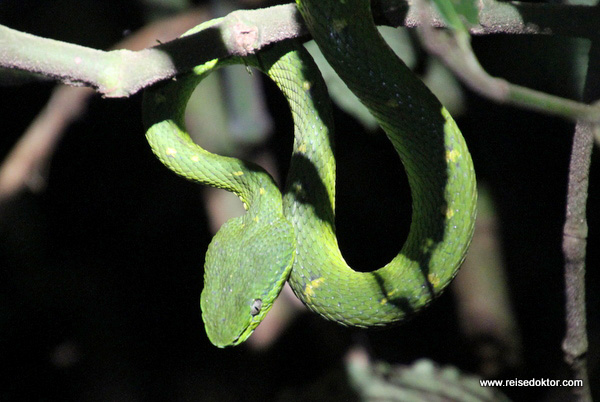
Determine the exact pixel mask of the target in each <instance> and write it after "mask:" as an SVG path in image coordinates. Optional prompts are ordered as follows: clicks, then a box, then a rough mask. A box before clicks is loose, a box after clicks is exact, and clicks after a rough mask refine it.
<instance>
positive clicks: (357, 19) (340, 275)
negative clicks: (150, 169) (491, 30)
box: [143, 0, 477, 347]
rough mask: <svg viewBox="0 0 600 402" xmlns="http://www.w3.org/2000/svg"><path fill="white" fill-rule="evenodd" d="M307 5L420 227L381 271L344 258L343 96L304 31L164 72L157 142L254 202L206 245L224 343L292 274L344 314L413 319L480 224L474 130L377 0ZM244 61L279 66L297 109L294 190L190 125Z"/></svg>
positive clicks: (171, 163)
mask: <svg viewBox="0 0 600 402" xmlns="http://www.w3.org/2000/svg"><path fill="white" fill-rule="evenodd" d="M297 6H298V10H299V11H300V13H301V15H302V17H303V18H304V21H305V23H306V25H307V27H308V29H309V31H310V33H311V35H312V37H313V38H314V40H315V41H316V43H317V45H318V46H319V47H320V49H321V51H322V52H323V54H324V55H325V57H326V59H327V61H328V62H329V63H330V64H331V65H332V67H333V68H334V69H335V71H336V72H337V73H338V74H339V76H340V77H341V78H342V79H343V81H344V82H345V83H346V85H347V86H348V87H349V88H350V89H351V90H352V92H353V93H354V94H355V95H356V96H357V97H358V98H359V99H360V101H361V102H362V103H363V104H364V105H365V106H366V107H367V108H368V110H369V111H370V112H371V114H373V116H374V117H375V118H376V120H377V122H378V123H379V125H380V126H381V128H382V129H383V130H384V131H385V133H386V134H387V136H388V138H389V140H390V141H391V143H392V145H393V146H394V148H395V149H396V151H397V153H398V155H399V157H400V159H401V161H402V164H403V166H404V168H405V169H406V174H407V177H408V181H409V184H410V189H411V195H412V200H413V202H412V205H413V210H412V222H411V226H410V232H409V235H408V238H407V240H406V242H405V243H404V245H403V247H402V249H401V250H400V252H399V253H398V255H397V256H396V257H394V259H392V261H390V262H389V263H388V264H387V265H385V266H384V267H382V268H379V269H377V270H375V271H373V272H356V271H354V270H352V269H351V268H350V267H349V266H348V265H347V264H346V262H345V261H344V259H343V257H342V254H341V252H340V250H339V247H338V243H337V239H336V234H335V224H334V221H335V218H334V211H335V169H336V166H335V158H334V153H333V122H332V115H331V110H330V108H331V107H330V102H329V98H328V95H327V89H326V87H325V84H324V82H323V79H322V78H321V75H320V72H319V71H318V69H317V67H316V65H315V64H314V62H313V60H312V59H311V57H310V55H309V54H308V53H307V51H306V50H305V49H304V48H303V47H302V45H301V44H299V43H295V42H293V41H292V42H281V43H279V44H276V45H274V46H271V47H269V48H267V49H264V50H261V51H259V52H257V53H256V54H253V55H249V56H245V57H243V58H241V57H232V58H226V59H215V60H212V61H210V62H207V63H205V64H202V65H199V66H197V67H195V68H194V69H193V71H192V72H190V73H187V74H184V75H182V76H180V77H178V78H177V80H173V81H169V82H166V83H160V84H158V85H155V86H154V87H152V88H150V89H149V90H147V91H146V92H145V95H144V106H143V116H144V123H145V125H146V126H147V127H148V130H147V132H146V137H147V139H148V142H149V143H150V146H151V147H152V150H153V151H154V153H155V154H156V155H157V156H158V158H159V159H160V160H161V161H162V162H163V163H164V164H165V165H166V166H167V167H168V168H169V169H171V170H173V171H174V172H175V173H177V174H179V175H181V176H184V177H186V178H188V179H190V180H194V181H197V182H199V183H202V184H205V185H209V186H212V187H218V188H222V189H225V190H227V191H230V192H233V193H235V194H237V195H238V196H239V198H240V199H241V201H242V202H243V203H244V207H245V209H246V213H245V214H244V215H243V216H241V217H238V218H234V219H231V220H229V221H228V222H226V223H225V224H224V225H223V226H222V227H221V228H220V230H219V231H218V232H217V234H216V235H215V236H214V238H213V240H212V242H211V243H210V245H209V247H208V250H207V253H206V262H205V267H204V289H203V291H202V295H201V308H202V318H203V320H204V323H205V327H206V332H207V334H208V337H209V339H210V341H211V342H212V343H213V344H214V345H216V346H218V347H225V346H229V345H237V344H239V343H241V342H243V341H245V340H246V339H247V338H248V337H249V336H250V335H251V334H252V332H253V331H254V329H255V328H256V326H257V325H258V324H259V323H260V322H261V321H262V319H263V318H264V317H265V315H266V314H267V312H268V311H269V309H270V308H271V306H272V304H273V302H274V300H275V299H276V298H277V296H278V295H279V292H280V291H281V289H282V287H283V285H284V283H285V282H286V281H288V282H289V284H290V286H291V288H292V289H293V291H294V293H295V294H296V296H297V297H298V298H299V299H300V300H302V302H304V304H305V305H306V306H307V307H308V308H309V309H310V310H312V311H314V312H316V313H318V314H320V315H321V316H323V317H325V318H327V319H329V320H333V321H336V322H338V323H340V324H343V325H349V326H357V327H374V326H387V325H391V324H394V323H397V322H399V321H402V320H403V319H405V318H406V317H407V316H409V315H411V314H413V313H415V312H417V311H418V310H421V309H422V308H423V307H425V306H427V305H428V304H429V303H430V302H431V301H432V300H433V299H435V298H436V296H438V295H439V294H440V293H441V292H442V290H443V289H444V288H445V287H446V286H447V285H448V284H449V283H450V281H451V280H452V278H453V277H454V276H455V275H456V273H457V271H458V268H459V267H460V265H461V263H462V262H463V260H464V258H465V254H466V252H467V249H468V246H469V244H470V241H471V238H472V235H473V228H474V221H475V205H476V198H477V192H476V182H475V173H474V170H473V164H472V161H471V156H470V154H469V151H468V149H467V146H466V144H465V141H464V139H463V137H462V135H461V133H460V131H459V129H458V127H457V126H456V124H455V122H454V120H453V119H452V117H451V116H450V114H449V113H448V112H447V110H446V109H445V108H444V107H443V106H442V105H441V104H440V102H439V101H438V100H437V98H436V97H435V96H434V95H433V94H432V93H431V92H430V91H429V90H428V89H427V88H426V87H425V85H424V84H423V83H422V82H421V81H420V80H419V79H418V78H417V77H416V76H415V75H414V74H413V73H412V72H411V71H410V70H409V69H408V68H407V67H406V65H404V63H403V62H402V61H401V60H400V59H398V57H397V56H396V55H395V54H394V53H393V52H392V51H391V50H390V48H389V47H388V46H387V44H386V43H385V41H384V40H383V39H382V38H381V36H380V35H379V33H378V31H377V29H376V27H375V24H374V22H373V18H372V15H371V10H370V2H369V0H297ZM214 23H215V20H212V21H208V22H207V23H204V24H201V25H199V26H198V27H196V28H194V29H192V30H191V31H189V32H188V33H186V35H187V34H191V33H194V32H197V31H199V30H202V29H207V28H209V27H210V26H212V25H214ZM242 63H243V64H246V65H248V66H251V67H254V68H257V69H258V70H260V71H262V72H263V73H265V74H267V75H268V76H269V77H270V78H271V79H272V80H273V81H274V82H275V83H276V84H277V86H278V87H279V88H280V90H281V91H282V92H283V94H284V96H285V97H286V99H287V101H288V103H289V106H290V109H291V111H292V117H293V120H294V127H295V133H294V146H293V153H292V156H291V164H290V169H289V173H288V177H287V181H286V185H285V190H284V192H283V195H282V194H281V192H280V191H279V189H278V187H277V185H276V184H275V182H274V180H273V179H272V178H271V176H269V174H267V173H266V172H265V171H264V170H263V169H262V168H260V167H259V166H256V165H254V164H251V163H248V162H244V161H241V160H239V159H235V158H230V157H224V156H219V155H215V154H213V153H210V152H208V151H206V150H204V149H202V148H201V147H200V146H198V145H196V144H195V143H194V142H193V141H192V140H191V138H190V136H189V135H188V134H187V132H186V129H185V125H184V112H185V108H186V104H187V101H188V99H189V97H190V95H191V93H192V91H193V89H194V88H195V87H196V85H198V83H199V82H200V81H201V80H202V79H203V78H204V77H206V76H207V75H208V74H210V72H212V71H214V70H216V69H218V68H220V67H223V66H227V65H231V64H242ZM340 135H343V134H340ZM373 163H376V162H375V161H373ZM342 168H343V167H342Z"/></svg>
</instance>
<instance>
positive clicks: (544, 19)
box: [0, 0, 599, 97]
mask: <svg viewBox="0 0 600 402" xmlns="http://www.w3.org/2000/svg"><path fill="white" fill-rule="evenodd" d="M373 10H374V15H375V18H376V21H377V23H378V24H382V25H393V26H399V25H405V26H408V27H415V26H418V25H419V21H420V19H419V18H418V15H417V14H416V11H415V10H413V7H409V5H408V3H406V2H405V1H401V0H377V1H374V2H373ZM559 16H560V18H559ZM598 17H599V15H598V12H597V10H596V9H595V8H591V7H585V6H563V5H551V4H544V5H524V4H520V3H497V2H495V1H494V0H484V1H483V2H482V8H481V12H480V20H481V21H482V22H481V24H480V25H478V26H475V27H472V29H471V32H472V33H473V34H478V35H483V34H495V33H510V34H564V35H573V36H583V37H587V36H589V35H591V33H593V32H595V29H596V27H595V25H594V24H595V22H596V21H598V19H599V18H598ZM565 20H568V21H570V23H569V24H564V21H565ZM432 23H433V24H434V26H443V23H442V22H441V20H440V19H439V18H438V17H435V18H434V19H433V21H432ZM294 38H300V39H301V40H308V39H309V36H308V33H307V31H306V29H305V28H304V25H303V23H302V19H301V17H300V16H299V14H298V13H297V11H296V7H295V5H294V4H286V5H280V6H274V7H270V8H266V9H261V10H242V11H235V12H233V13H231V14H229V15H228V16H227V17H224V18H222V19H219V20H216V21H214V22H213V24H212V25H211V26H210V28H209V29H205V30H202V31H201V32H198V33H196V34H194V35H191V36H189V37H186V38H181V39H178V40H175V41H173V42H168V43H165V44H160V45H158V46H156V47H154V48H151V49H144V50H140V51H137V52H133V51H129V50H112V51H108V52H106V51H101V50H96V49H90V48H86V47H83V46H78V45H74V44H70V43H64V42H60V41H56V40H52V39H46V38H40V37H37V36H34V35H31V34H27V33H23V32H19V31H16V30H13V29H10V28H8V27H5V26H0V67H4V68H10V69H18V70H23V71H28V72H31V73H36V74H41V75H44V76H47V77H51V78H53V79H56V80H59V81H62V82H64V83H67V84H69V85H86V86H91V87H94V88H95V89H96V90H97V91H98V92H99V93H101V94H103V95H104V96H106V97H127V96H130V95H132V94H134V93H136V92H138V91H139V90H141V89H143V88H145V87H147V86H150V85H152V84H153V83H155V82H157V81H161V80H164V79H168V78H171V77H173V76H175V75H176V74H179V73H182V72H186V71H189V70H190V69H191V68H192V67H194V66H196V65H198V64H202V63H204V62H206V61H209V60H212V59H215V58H225V57H231V56H239V55H246V54H248V53H253V52H256V51H258V50H260V49H261V48H263V47H265V46H267V45H269V44H272V43H275V42H280V41H283V40H289V39H294Z"/></svg>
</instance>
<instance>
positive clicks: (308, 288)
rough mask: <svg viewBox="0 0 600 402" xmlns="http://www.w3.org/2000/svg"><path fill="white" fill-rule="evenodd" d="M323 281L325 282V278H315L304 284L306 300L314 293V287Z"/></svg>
mask: <svg viewBox="0 0 600 402" xmlns="http://www.w3.org/2000/svg"><path fill="white" fill-rule="evenodd" d="M323 282H325V278H317V279H313V280H312V281H310V282H309V283H307V284H306V287H305V288H304V294H305V295H306V300H307V301H310V298H311V297H313V296H314V295H315V289H316V288H318V287H319V286H320V285H321V284H322V283H323Z"/></svg>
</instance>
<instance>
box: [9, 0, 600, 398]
mask: <svg viewBox="0 0 600 402" xmlns="http://www.w3.org/2000/svg"><path fill="white" fill-rule="evenodd" d="M142 15H143V6H142V4H140V3H138V2H136V1H122V0H120V1H117V0H111V1H103V2H97V1H93V0H87V1H83V0H80V1H33V0H27V1H24V0H20V1H1V2H0V23H2V24H5V25H7V26H9V27H11V28H16V29H19V30H23V31H26V32H30V33H34V34H37V35H40V36H45V37H51V38H56V39H60V40H65V41H69V42H75V43H80V44H83V45H86V46H91V47H95V48H107V47H109V46H110V45H111V44H113V43H115V42H117V41H118V40H120V39H121V38H122V36H123V33H124V32H127V31H133V30H135V29H137V28H139V27H141V26H142V25H143V16H142ZM474 45H475V48H476V50H477V53H478V56H479V57H480V58H481V61H482V63H483V64H484V66H485V67H486V68H487V69H488V71H489V72H490V73H491V74H493V75H498V76H502V77H505V78H507V79H509V80H511V81H513V82H517V83H521V84H525V85H528V86H533V87H536V88H538V89H543V90H546V91H549V92H553V93H557V94H566V95H568V96H573V92H572V90H571V89H570V86H569V82H568V81H569V80H568V79H567V77H570V76H572V71H571V68H572V67H571V66H570V61H571V60H572V58H573V56H572V53H570V52H571V49H572V48H571V47H570V42H568V41H564V40H559V39H556V38H545V37H535V38H531V37H530V38H524V37H519V38H514V37H493V38H476V40H475V42H474ZM266 88H267V93H268V94H269V95H271V97H270V98H269V99H270V101H269V105H270V109H271V112H272V113H273V115H274V116H275V117H276V133H275V135H274V136H273V138H272V139H271V140H270V143H269V144H270V145H269V146H270V147H271V148H272V149H273V152H275V153H276V154H277V155H278V159H280V161H281V163H280V164H281V166H282V168H281V169H282V173H283V174H284V173H285V166H286V163H287V159H286V158H287V155H289V151H290V149H291V134H290V132H291V131H290V127H291V123H290V121H289V113H288V112H287V111H286V110H285V109H284V105H283V104H282V102H281V98H278V96H279V95H278V94H277V93H276V92H275V91H274V89H273V88H272V86H271V85H269V84H266ZM51 89H52V84H51V83H31V84H27V85H23V86H17V87H1V88H0V102H1V108H0V124H1V125H0V127H1V131H2V135H1V136H0V152H1V153H2V155H6V154H7V153H8V151H9V150H10V149H11V146H12V145H13V144H14V143H15V142H16V141H17V139H18V138H19V136H20V134H21V133H22V132H23V131H24V130H25V128H26V127H27V125H28V123H29V122H30V121H31V120H32V119H33V117H34V116H35V115H36V114H37V113H38V112H39V110H40V109H41V108H42V107H43V105H44V104H45V102H46V100H47V99H48V97H49V95H50V91H51ZM467 96H468V97H467V107H468V108H467V113H466V114H465V115H463V116H462V117H460V118H459V119H458V123H459V126H460V127H461V129H462V130H463V133H464V134H465V137H466V138H467V142H468V143H469V146H470V149H471V151H472V154H473V159H474V162H475V166H476V171H477V174H478V179H479V180H480V181H481V182H485V183H487V185H488V186H489V188H490V189H491V193H492V195H493V196H494V200H495V202H496V205H497V212H498V219H499V223H500V232H501V244H502V251H503V258H504V261H505V263H506V267H507V271H508V272H507V274H508V280H509V286H510V291H511V300H512V302H513V304H514V308H515V311H516V314H517V320H518V324H519V326H520V329H521V332H522V336H523V358H524V363H523V365H522V366H521V367H518V368H516V369H514V370H510V371H508V372H505V373H502V375H501V376H500V378H515V377H519V378H554V379H557V378H558V379H561V378H566V374H565V372H564V369H565V367H564V365H563V363H562V353H561V349H560V344H561V341H562V338H563V335H564V296H563V271H562V269H563V268H562V267H563V261H562V255H561V231H562V224H563V220H564V210H565V198H566V180H567V170H568V159H569V153H570V146H571V136H572V125H570V124H568V123H566V122H564V121H562V120H559V119H555V118H550V117H545V116H541V115H539V114H535V113H529V112H524V111H519V110H516V109H514V108H510V107H503V106H499V105H497V104H493V103H490V102H488V101H486V100H483V99H481V98H479V97H477V96H475V95H473V94H470V93H468V94H467ZM140 110H141V96H140V95H135V96H133V97H131V98H129V99H116V100H115V99H101V98H100V97H95V98H94V100H93V101H92V102H91V104H90V108H89V110H88V111H87V113H86V114H85V116H84V118H83V119H81V120H80V121H78V122H77V123H76V124H74V125H72V126H71V127H70V128H69V130H68V132H67V134H66V135H65V136H64V138H63V140H62V141H61V143H60V145H59V147H58V149H57V152H56V154H55V155H54V158H53V160H52V163H51V166H49V176H48V183H47V188H46V190H45V191H44V192H42V193H40V194H30V193H25V194H22V195H20V196H19V197H18V198H17V199H15V200H13V201H11V202H10V203H7V204H5V205H2V206H1V209H0V362H1V363H0V364H1V365H2V366H4V367H3V368H4V370H3V371H4V372H5V373H8V374H5V375H3V376H1V377H0V399H1V400H7V401H12V400H32V401H33V400H36V401H37V400H39V401H42V400H43V401H46V400H48V401H51V400H62V401H71V400H73V401H96V400H97V401H108V400H111V401H117V400H118V401H135V400H219V401H236V400H256V401H259V400H300V399H303V400H304V399H308V400H353V399H354V398H355V395H354V394H353V393H352V391H351V390H350V389H349V387H348V385H347V383H346V380H345V375H344V368H343V356H344V355H345V353H346V352H347V351H348V349H349V347H350V346H351V345H353V344H360V345H363V346H364V347H366V348H367V350H368V351H369V353H370V354H371V356H372V357H373V358H374V359H381V360H385V361H388V362H390V363H404V364H409V363H411V362H413V361H414V360H416V359H418V358H421V357H427V358H430V359H433V360H435V361H436V362H438V363H441V364H452V365H455V366H458V367H459V368H461V369H463V370H465V371H467V372H474V371H475V370H476V367H477V364H478V362H477V361H476V359H475V356H474V355H473V353H472V352H471V350H470V348H469V345H468V344H467V343H466V340H465V339H464V337H463V335H461V333H460V331H459V329H458V328H457V323H456V322H457V320H456V316H455V310H454V307H453V300H452V299H453V296H452V294H451V293H450V292H447V293H446V294H445V295H444V296H443V297H442V298H441V299H440V300H439V301H438V302H436V303H434V305H433V306H432V307H431V308H430V309H428V310H427V311H425V312H424V313H422V314H420V315H419V316H417V317H416V318H414V319H413V320H411V321H410V322H408V323H407V324H405V325H402V326H400V327H398V328H393V329H389V330H383V331H359V330H352V329H347V328H343V327H340V326H337V325H335V324H332V323H329V322H326V321H324V320H322V319H321V318H319V317H317V316H315V315H312V314H311V315H309V314H303V315H300V316H299V317H298V319H296V320H295V321H294V322H293V324H292V325H291V327H289V328H288V329H287V330H286V331H285V332H284V334H283V335H282V336H281V337H280V338H279V339H278V341H277V342H276V343H275V344H274V345H273V346H272V347H270V348H269V349H268V350H266V351H262V352H257V351H253V350H251V349H249V348H248V347H246V346H240V347H237V348H233V349H226V350H219V349H217V348H215V347H213V346H212V345H211V344H210V343H209V342H208V340H207V338H206V335H205V332H204V329H203V326H202V321H201V317H200V309H199V295H200V291H201V288H202V265H203V258H204V252H205V250H206V247H207V244H208V242H209V241H210V234H209V231H208V226H207V223H206V222H207V219H206V211H205V207H204V206H203V204H202V201H201V198H200V197H199V193H198V191H197V185H195V184H193V183H189V182H186V181H184V180H182V179H180V178H178V177H176V176H175V175H173V174H172V173H171V172H169V171H168V170H167V169H165V168H164V167H163V166H162V165H161V164H160V163H159V162H158V161H157V160H156V159H155V158H154V157H153V155H152V154H151V152H150V149H149V147H148V145H147V143H146V141H145V138H144V131H143V128H142V125H141V116H140ZM336 118H337V120H336V124H337V130H338V139H337V144H338V147H337V152H338V158H339V161H338V171H339V183H338V216H337V221H336V222H337V225H338V230H339V236H340V243H341V247H342V251H343V253H344V256H345V257H346V258H347V260H348V261H349V262H350V263H351V264H354V265H355V266H357V267H359V268H363V269H365V268H373V267H375V266H378V265H381V264H383V263H385V262H387V261H388V260H389V259H390V258H391V256H393V255H395V253H396V252H397V250H398V248H399V246H398V245H399V244H401V242H402V240H403V238H404V236H405V235H406V231H407V227H406V226H403V227H399V225H397V222H399V221H400V222H403V221H407V219H406V218H405V217H406V216H407V214H408V213H409V211H410V209H409V195H408V193H407V191H408V190H407V186H406V184H405V178H404V176H403V174H402V173H401V170H400V163H399V162H398V160H397V158H396V156H395V154H394V151H393V149H392V147H391V146H390V145H389V143H388V142H387V140H385V138H384V137H383V135H382V134H381V133H379V134H378V135H376V136H373V135H365V134H364V133H362V132H361V131H360V129H359V127H360V126H359V125H358V123H357V122H356V121H354V120H353V119H352V118H351V117H349V116H348V115H345V114H343V113H342V112H339V111H337V112H336ZM597 162H598V160H597V157H594V159H593V165H592V166H593V168H592V177H591V184H590V197H589V202H588V217H589V243H588V259H587V267H588V274H587V286H588V294H587V300H588V322H589V337H590V352H589V364H590V378H591V385H592V388H593V389H594V388H595V390H596V391H597V390H598V389H599V388H598V375H597V373H598V342H597V339H598V307H599V306H598V304H599V298H598V293H597V292H596V291H595V290H596V289H597V287H598V279H599V278H598V270H597V267H598V252H597V249H598V230H597V228H598V227H600V226H599V224H600V222H598V218H599V214H598V208H597V206H598V205H599V204H598V201H599V200H598V198H599V194H598V180H597V179H596V176H597V168H596V166H597ZM389 182H391V183H400V184H399V185H396V184H394V185H393V186H392V187H391V188H390V187H389V186H388V185H387V183H389ZM398 204H400V205H401V207H400V209H399V208H398V207H397V205H398ZM60 356H62V357H61V358H59V357H60ZM65 356H67V357H68V356H72V360H69V359H68V358H67V359H66V360H65ZM504 391H505V392H506V394H507V395H509V396H510V397H512V398H514V399H515V400H551V399H552V398H551V395H552V394H553V392H554V391H555V390H554V389H551V388H507V389H505V390H504Z"/></svg>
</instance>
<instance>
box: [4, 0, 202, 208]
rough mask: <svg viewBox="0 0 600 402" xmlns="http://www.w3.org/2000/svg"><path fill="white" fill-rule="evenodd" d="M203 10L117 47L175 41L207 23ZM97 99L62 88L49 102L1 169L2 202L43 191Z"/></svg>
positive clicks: (133, 47)
mask: <svg viewBox="0 0 600 402" xmlns="http://www.w3.org/2000/svg"><path fill="white" fill-rule="evenodd" d="M207 17H208V15H207V14H206V12H204V11H203V9H194V10H188V11H186V12H185V13H181V14H179V15H177V16H174V17H171V18H168V19H165V20H162V21H158V22H155V23H153V24H150V25H147V26H146V27H144V28H142V29H140V30H139V31H137V32H135V33H134V34H132V35H130V36H128V37H127V38H125V39H124V40H123V41H121V42H119V43H117V44H116V45H115V46H114V47H115V48H118V49H129V50H140V49H144V48H146V47H148V46H152V45H153V44H154V43H155V42H156V40H157V38H158V39H160V40H162V41H168V40H172V39H174V38H176V37H178V36H180V35H181V34H182V33H183V32H185V31H186V30H187V29H189V28H191V27H193V26H195V25H197V24H199V23H200V22H202V21H205V20H206V19H207ZM92 95H94V91H93V90H91V89H90V88H81V87H69V86H64V85H59V86H57V88H56V89H55V90H54V91H53V93H52V96H51V97H50V100H49V101H48V103H47V104H46V106H45V107H44V109H42V111H40V113H39V114H38V115H37V116H36V117H35V119H34V120H33V121H32V122H31V124H30V125H29V127H28V128H27V129H26V130H25V132H24V133H23V135H22V136H21V138H20V139H19V141H18V142H17V143H16V144H15V146H14V147H13V148H12V150H11V151H10V153H9V154H8V155H7V156H6V158H5V159H4V160H3V161H2V164H1V165H0V202H2V201H5V200H7V199H9V198H10V197H12V196H14V195H15V194H17V193H18V192H20V191H21V190H23V189H25V188H27V189H29V190H30V191H34V192H35V191H40V190H42V189H43V188H44V187H45V182H46V180H45V171H44V170H45V167H46V166H47V165H48V164H49V162H50V159H51V157H52V154H53V152H54V149H55V146H56V144H57V143H58V142H59V141H60V138H61V137H62V134H63V133H64V130H65V129H66V128H67V127H68V126H69V124H71V123H72V122H73V121H75V120H77V119H78V118H79V117H80V116H81V115H82V114H83V113H84V112H85V110H86V106H87V100H88V99H89V98H90V97H91V96H92Z"/></svg>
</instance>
